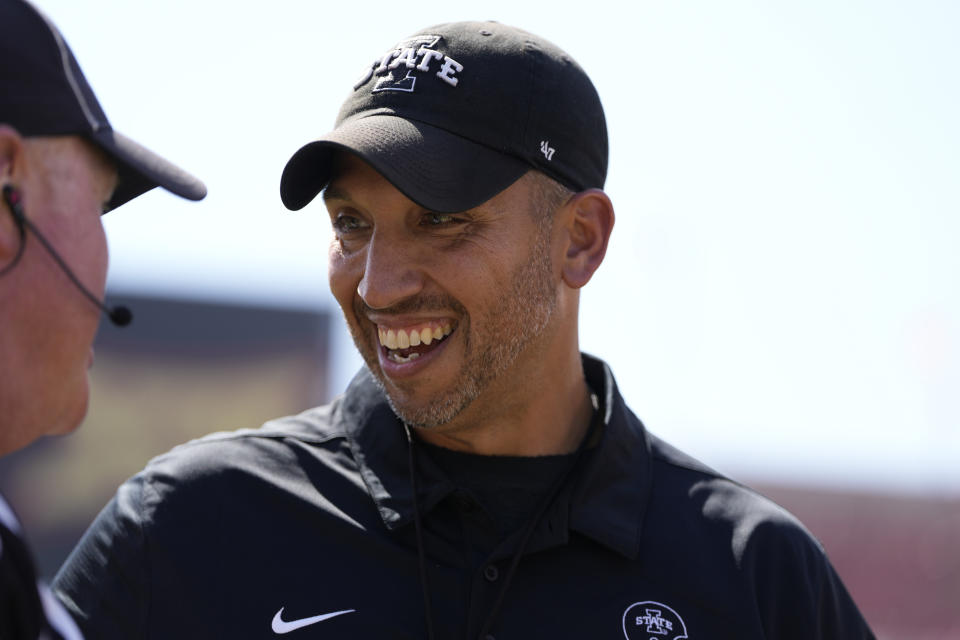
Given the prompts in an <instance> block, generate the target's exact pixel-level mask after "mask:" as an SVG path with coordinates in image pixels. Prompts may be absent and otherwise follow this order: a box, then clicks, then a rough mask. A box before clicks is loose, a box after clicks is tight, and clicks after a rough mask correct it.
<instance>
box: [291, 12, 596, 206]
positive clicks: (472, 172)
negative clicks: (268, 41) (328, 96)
mask: <svg viewBox="0 0 960 640" xmlns="http://www.w3.org/2000/svg"><path fill="white" fill-rule="evenodd" d="M337 150H347V151H350V152H352V153H354V154H356V155H358V156H359V157H360V158H362V159H363V160H364V161H366V162H367V163H368V164H370V165H371V166H373V168H374V169H376V170H377V171H378V172H380V173H381V174H382V175H383V176H384V177H385V178H387V179H388V180H389V181H390V182H391V183H393V185H394V186H396V187H397V189H399V190H400V191H401V192H403V193H404V194H405V195H406V196H407V197H408V198H410V199H411V200H413V201H414V202H417V203H418V204H420V205H421V206H423V207H426V208H428V209H431V210H433V211H438V212H453V211H463V210H466V209H470V208H472V207H475V206H477V205H479V204H481V203H483V202H486V201H487V200H489V199H490V198H492V197H493V196H494V195H496V194H497V193H499V192H500V191H502V190H503V189H505V188H507V187H508V186H510V185H511V184H512V183H513V182H514V181H516V180H517V179H518V178H519V177H520V176H521V175H523V174H524V173H525V172H526V171H527V170H528V169H531V168H535V169H538V170H540V171H542V172H543V173H545V174H547V175H548V176H550V177H552V178H553V179H555V180H557V181H558V182H560V183H561V184H563V185H564V186H566V187H568V188H570V189H573V190H574V191H582V190H584V189H589V188H592V187H596V188H602V187H603V183H604V180H605V178H606V174H607V127H606V122H605V120H604V116H603V107H602V106H601V104H600V98H599V96H598V95H597V91H596V89H595V88H594V86H593V84H592V83H591V82H590V79H589V78H588V77H587V74H586V73H584V71H583V69H581V68H580V66H579V65H578V64H577V63H576V62H575V61H574V60H573V59H572V58H571V57H570V56H569V55H567V54H566V53H564V52H563V51H562V50H561V49H559V48H558V47H557V46H556V45H554V44H551V43H550V42H547V41H546V40H544V39H542V38H540V37H538V36H535V35H532V34H530V33H527V32H526V31H522V30H520V29H516V28H513V27H508V26H506V25H502V24H499V23H496V22H456V23H451V24H442V25H437V26H435V27H429V28H427V29H424V30H422V31H420V32H419V33H418V34H417V35H414V36H412V37H410V38H406V39H404V40H401V41H400V42H398V43H397V44H396V45H395V46H394V47H392V48H390V49H388V50H387V51H386V52H385V53H384V55H383V56H381V57H378V58H377V59H375V60H374V61H372V63H371V64H370V65H368V67H367V69H366V70H365V71H364V73H363V76H362V77H361V78H360V79H359V81H358V82H357V84H356V85H355V86H354V88H353V91H352V93H351V94H350V95H349V97H348V98H347V101H346V102H345V103H344V105H343V107H342V108H341V109H340V114H339V115H338V116H337V121H336V124H335V128H334V130H333V131H332V132H330V133H328V134H327V135H325V136H323V137H322V138H320V139H318V140H316V141H314V142H311V143H309V144H307V145H306V146H304V147H302V148H301V149H300V150H299V151H297V152H296V153H295V154H294V155H293V157H292V158H291V159H290V161H289V162H288V163H287V166H286V168H285V169H284V170H283V176H282V178H281V180H280V197H281V199H282V200H283V204H284V205H286V207H287V208H288V209H294V210H296V209H301V208H303V207H304V206H306V205H307V204H308V203H309V202H310V201H311V200H313V198H314V197H316V195H317V194H318V193H320V191H321V190H322V189H323V188H324V187H326V185H327V183H328V182H329V181H330V179H331V177H332V175H331V174H332V171H333V170H334V167H333V159H334V157H335V155H336V152H337Z"/></svg>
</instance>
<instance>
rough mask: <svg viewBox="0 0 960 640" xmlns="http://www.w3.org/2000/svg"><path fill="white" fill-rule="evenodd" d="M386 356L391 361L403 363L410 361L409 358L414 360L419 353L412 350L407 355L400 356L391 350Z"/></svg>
mask: <svg viewBox="0 0 960 640" xmlns="http://www.w3.org/2000/svg"><path fill="white" fill-rule="evenodd" d="M387 357H388V358H390V360H392V361H393V362H398V363H400V364H403V363H404V362H410V361H411V360H416V359H417V358H419V357H420V354H419V353H417V352H416V351H414V352H413V353H411V354H410V355H408V356H402V355H400V354H399V353H397V352H396V351H392V352H391V353H390V355H388V356H387Z"/></svg>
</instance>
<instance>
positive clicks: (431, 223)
mask: <svg viewBox="0 0 960 640" xmlns="http://www.w3.org/2000/svg"><path fill="white" fill-rule="evenodd" d="M454 222H457V219H456V218H455V217H454V216H453V215H451V214H449V213H428V214H425V215H424V216H423V225H424V226H427V227H440V226H443V225H448V224H453V223H454Z"/></svg>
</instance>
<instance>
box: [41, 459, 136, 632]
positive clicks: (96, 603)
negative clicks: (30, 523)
mask: <svg viewBox="0 0 960 640" xmlns="http://www.w3.org/2000/svg"><path fill="white" fill-rule="evenodd" d="M148 492H149V485H148V483H147V482H146V480H145V477H144V475H142V474H141V475H138V476H134V477H133V478H132V479H130V480H128V481H127V482H126V483H125V484H123V485H122V486H121V487H120V489H119V490H118V491H117V494H116V496H115V497H114V498H113V499H112V500H111V501H110V502H109V503H108V504H107V506H106V507H104V509H103V511H101V512H100V514H99V515H98V516H97V518H96V520H94V522H93V524H91V525H90V528H89V529H88V530H87V531H86V533H85V534H84V535H83V537H82V538H81V539H80V542H79V543H78V545H77V547H76V548H75V549H74V550H73V552H72V553H71V554H70V556H69V557H68V558H67V560H66V562H65V563H64V565H63V567H61V569H60V571H59V573H58V574H57V576H56V578H55V579H54V583H53V590H54V593H55V595H56V596H57V597H58V598H59V599H60V600H61V602H62V603H63V605H64V607H66V609H67V610H68V611H69V612H70V614H71V615H72V616H73V617H74V619H75V620H76V622H77V624H78V626H79V627H80V629H81V631H82V632H83V634H84V635H85V636H86V637H88V638H102V639H105V640H110V639H113V638H116V639H117V640H119V639H121V638H123V639H128V640H133V639H137V638H145V637H146V630H147V629H148V626H147V615H148V603H149V592H148V590H149V586H150V566H149V563H148V560H147V559H148V555H147V553H146V547H147V539H146V535H145V530H146V528H145V526H144V521H145V519H146V518H147V515H146V514H147V512H148V508H147V507H148V505H147V503H148V499H147V494H148Z"/></svg>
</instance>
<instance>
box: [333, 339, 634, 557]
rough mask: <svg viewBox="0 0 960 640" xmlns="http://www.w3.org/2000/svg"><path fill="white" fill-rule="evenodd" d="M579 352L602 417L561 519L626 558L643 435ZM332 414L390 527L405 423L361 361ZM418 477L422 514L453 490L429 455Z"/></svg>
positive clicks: (605, 375) (402, 496) (399, 501)
mask: <svg viewBox="0 0 960 640" xmlns="http://www.w3.org/2000/svg"><path fill="white" fill-rule="evenodd" d="M582 357H583V368H584V372H585V374H586V379H587V383H588V384H589V385H590V387H591V388H592V389H593V390H594V391H595V392H596V393H597V396H598V399H599V401H600V408H599V410H600V411H601V413H602V417H603V425H602V431H601V433H600V434H599V440H598V442H597V443H596V444H595V445H592V446H591V448H590V449H588V450H587V451H586V452H585V455H584V457H583V459H582V460H581V461H580V463H579V465H578V467H577V469H575V470H574V476H573V481H572V490H571V491H570V492H567V493H566V494H564V498H565V499H566V500H568V504H567V509H566V511H567V512H568V513H567V514H566V515H567V518H566V519H567V526H568V528H569V529H570V530H574V531H576V532H578V533H580V534H583V535H586V536H588V537H590V538H592V539H593V540H595V541H597V542H599V543H601V544H603V545H605V546H607V547H609V548H611V549H613V550H615V551H617V552H618V553H620V554H622V555H624V556H626V557H628V558H631V559H633V558H636V556H637V554H638V553H639V549H640V536H641V530H642V525H643V517H644V514H645V512H646V508H647V503H648V501H649V498H650V489H651V485H652V477H651V463H650V443H649V439H648V437H647V434H646V431H645V430H644V427H643V424H641V422H640V420H639V419H638V418H637V417H636V416H635V415H634V414H633V412H631V411H630V409H629V408H628V407H627V406H626V404H625V403H624V401H623V396H621V395H620V392H619V390H618V389H617V385H616V382H615V380H614V378H613V373H612V372H611V371H610V368H609V367H608V366H607V365H606V363H604V362H603V361H602V360H599V359H596V358H593V357H591V356H588V355H583V356H582ZM334 421H335V424H336V426H338V427H339V429H342V431H343V432H344V433H345V434H346V437H347V441H348V443H349V446H350V448H351V450H352V451H353V455H354V459H355V460H356V462H357V465H358V467H359V472H360V475H361V476H362V478H363V481H364V483H365V484H366V486H367V490H368V491H369V493H370V496H371V497H372V498H373V501H374V502H375V503H376V505H377V510H378V511H379V513H380V517H381V518H382V519H383V523H384V524H385V525H386V527H387V528H388V529H391V530H393V529H397V528H399V527H402V526H404V525H406V524H408V523H410V522H412V521H413V495H412V492H411V487H410V468H409V461H408V447H409V443H408V442H407V435H406V430H405V429H404V426H403V423H402V422H401V421H400V419H399V418H397V416H396V415H395V414H394V413H393V411H392V410H391V409H390V405H389V404H388V403H387V400H386V398H385V396H384V394H383V392H382V391H381V390H380V388H379V387H378V385H377V384H376V382H375V381H374V379H373V377H372V375H371V374H370V372H369V371H368V370H367V369H366V368H364V369H363V370H362V371H361V372H360V373H359V374H357V376H356V377H355V378H354V379H353V381H352V382H351V383H350V385H349V386H348V387H347V390H346V393H345V394H344V396H343V397H342V399H341V401H340V403H339V405H338V407H337V409H336V410H335V411H334ZM418 483H419V484H420V487H421V496H420V497H421V509H422V511H421V513H423V514H426V513H429V511H430V510H431V509H433V507H434V506H435V505H436V504H437V503H438V502H439V501H440V500H442V499H443V498H444V497H445V496H447V495H448V494H449V493H451V492H452V491H453V490H454V487H453V485H452V484H451V483H450V482H449V481H447V480H446V479H445V478H444V476H443V474H442V473H441V472H440V471H439V470H438V469H435V468H433V467H432V465H429V463H428V466H427V468H426V470H425V472H424V473H423V474H422V475H421V476H418Z"/></svg>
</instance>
